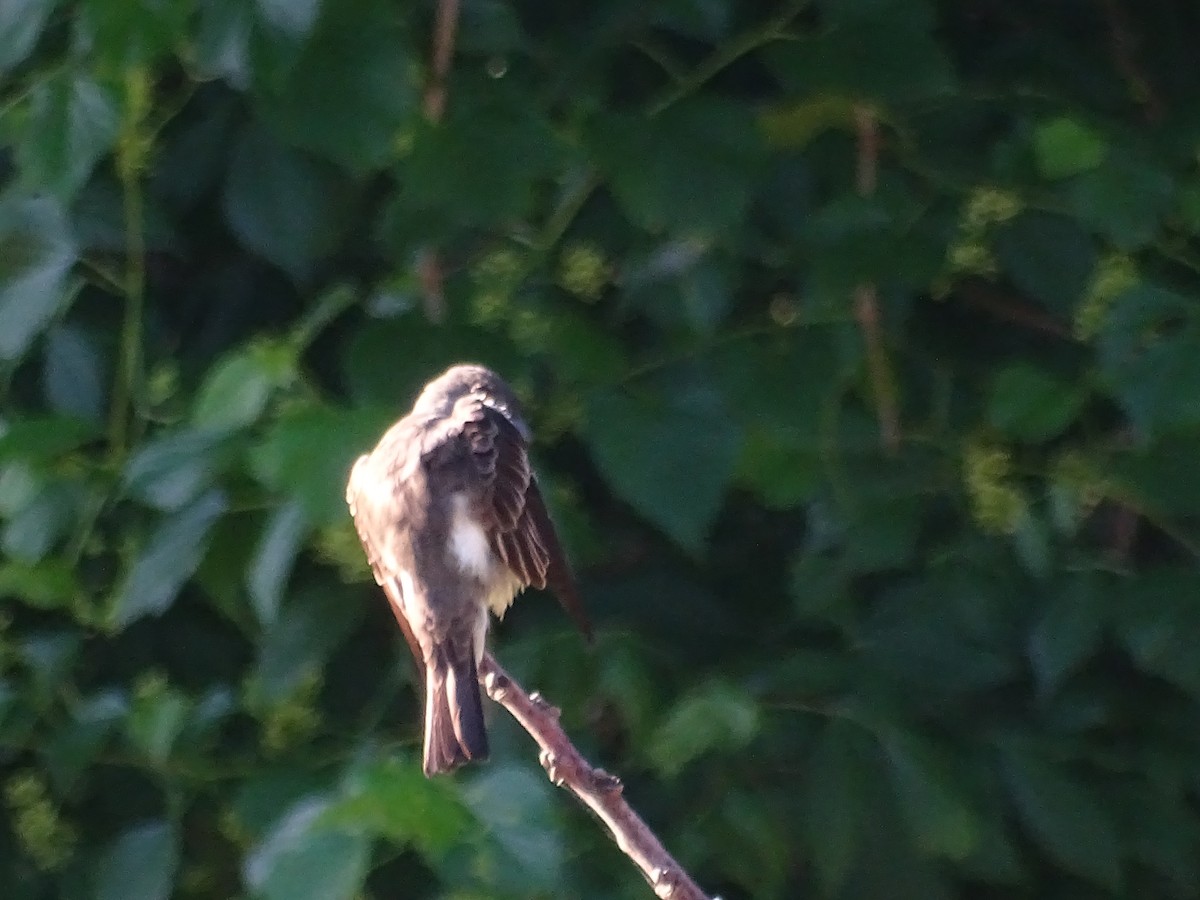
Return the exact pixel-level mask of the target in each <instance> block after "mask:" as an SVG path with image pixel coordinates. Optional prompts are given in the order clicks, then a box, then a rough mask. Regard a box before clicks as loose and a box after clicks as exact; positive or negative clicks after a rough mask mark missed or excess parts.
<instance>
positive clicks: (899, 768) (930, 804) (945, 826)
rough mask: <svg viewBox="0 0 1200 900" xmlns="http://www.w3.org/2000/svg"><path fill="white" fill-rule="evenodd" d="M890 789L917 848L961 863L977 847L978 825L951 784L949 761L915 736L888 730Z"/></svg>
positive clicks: (974, 814)
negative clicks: (892, 789) (894, 795)
mask: <svg viewBox="0 0 1200 900" xmlns="http://www.w3.org/2000/svg"><path fill="white" fill-rule="evenodd" d="M881 742H882V745H883V751H884V755H885V757H886V758H887V761H888V764H889V771H890V773H891V777H892V786H893V788H894V789H895V791H896V797H897V800H898V801H899V805H900V810H901V812H903V813H904V817H905V820H906V821H907V822H908V826H909V829H910V830H911V832H912V835H913V839H914V841H915V842H916V845H917V847H918V848H919V849H921V850H922V851H924V852H925V853H929V854H932V855H934V856H944V857H946V858H948V859H953V860H962V859H965V858H966V857H967V856H969V855H970V854H971V853H973V852H974V851H975V849H976V847H977V846H978V844H979V840H980V833H981V831H982V829H983V823H982V821H981V817H980V815H979V813H978V812H976V810H975V808H974V805H973V804H972V803H970V802H969V801H968V799H967V798H966V796H965V795H964V793H963V791H962V789H961V788H960V787H959V786H958V785H957V784H956V783H955V782H956V775H955V772H954V766H953V762H952V758H951V757H950V756H949V754H947V753H946V752H945V751H944V750H943V749H941V748H938V747H936V746H935V745H934V744H933V743H931V742H929V741H927V740H926V739H925V738H923V737H921V736H920V735H917V734H915V733H908V732H903V731H900V730H897V729H891V730H889V731H888V732H887V733H886V734H885V735H883V737H882V738H881Z"/></svg>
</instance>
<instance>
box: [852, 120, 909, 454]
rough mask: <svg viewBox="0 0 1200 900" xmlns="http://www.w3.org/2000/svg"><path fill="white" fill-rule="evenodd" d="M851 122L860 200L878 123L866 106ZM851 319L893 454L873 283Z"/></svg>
mask: <svg viewBox="0 0 1200 900" xmlns="http://www.w3.org/2000/svg"><path fill="white" fill-rule="evenodd" d="M854 122H855V127H856V131H857V134H858V153H857V156H856V158H855V173H854V186H855V188H856V189H857V191H858V193H859V196H862V197H869V196H870V195H871V194H873V193H875V187H876V185H877V184H878V183H879V123H878V121H877V120H876V118H875V112H874V110H872V109H870V108H869V107H867V106H858V107H856V108H855V110H854ZM854 317H855V319H857V320H858V327H859V328H860V329H861V330H862V334H863V342H864V344H865V345H866V351H867V376H868V378H869V379H870V382H871V393H872V394H873V395H874V398H875V416H876V418H877V419H878V420H879V435H880V440H881V441H882V442H883V445H884V447H886V448H887V449H888V450H889V451H895V450H896V449H897V448H899V446H900V410H899V403H898V401H897V400H896V387H895V384H894V382H893V380H892V370H891V366H890V365H889V364H888V358H887V348H886V346H885V342H884V336H883V325H882V321H881V317H880V312H879V292H878V290H877V289H876V287H875V284H874V282H864V283H863V284H860V285H859V286H858V287H857V288H856V289H855V291H854Z"/></svg>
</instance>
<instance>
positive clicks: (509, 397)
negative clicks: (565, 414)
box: [413, 363, 529, 440]
mask: <svg viewBox="0 0 1200 900" xmlns="http://www.w3.org/2000/svg"><path fill="white" fill-rule="evenodd" d="M471 396H475V397H479V398H481V399H482V400H483V402H484V403H486V404H487V405H488V406H490V407H492V408H493V409H495V410H496V411H498V412H500V413H502V414H503V415H504V416H505V418H507V419H508V420H509V421H510V422H512V423H513V425H514V426H516V428H517V430H518V431H519V432H521V436H522V437H523V438H525V440H529V425H528V424H527V423H526V422H525V415H524V413H523V412H522V410H521V403H520V401H519V400H517V395H516V394H514V393H513V390H512V388H510V387H509V386H508V383H507V382H505V380H504V379H503V378H501V377H500V376H499V375H497V374H496V373H495V372H493V371H492V370H491V369H489V368H487V366H481V365H477V364H475V363H462V364H459V365H456V366H451V367H450V368H449V369H447V370H446V371H445V372H443V373H442V374H441V375H439V376H438V377H437V378H435V379H433V381H431V382H429V384H427V385H425V389H424V390H423V391H421V396H419V397H418V398H417V402H416V403H415V404H414V405H413V412H414V413H416V414H418V415H435V416H448V415H450V413H451V412H452V411H453V410H454V405H455V404H456V403H458V401H459V400H461V399H463V398H464V397H471Z"/></svg>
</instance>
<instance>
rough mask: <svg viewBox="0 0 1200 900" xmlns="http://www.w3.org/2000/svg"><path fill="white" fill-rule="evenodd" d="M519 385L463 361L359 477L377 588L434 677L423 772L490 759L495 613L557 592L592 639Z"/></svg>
mask: <svg viewBox="0 0 1200 900" xmlns="http://www.w3.org/2000/svg"><path fill="white" fill-rule="evenodd" d="M528 434H529V432H528V427H527V426H526V425H525V422H524V420H523V419H522V417H521V413H520V409H519V406H518V403H517V400H516V397H515V396H514V395H513V393H512V391H511V390H510V389H509V387H508V385H506V384H505V383H504V381H503V380H502V379H501V378H500V377H499V376H498V375H496V374H495V373H494V372H492V371H491V370H489V369H486V368H484V367H483V366H474V365H462V366H454V367H453V368H451V369H449V370H448V371H446V372H445V373H443V374H442V375H441V376H439V377H438V378H436V379H434V380H433V381H431V382H430V383H429V384H428V385H427V386H426V387H425V389H424V391H422V393H421V395H420V397H418V398H417V401H416V403H415V404H414V406H413V409H412V412H410V413H409V414H408V415H407V416H405V417H404V418H402V419H401V420H400V421H398V422H397V423H396V424H395V425H393V426H392V427H391V428H389V429H388V430H387V432H386V433H385V434H384V435H383V437H382V438H381V439H380V441H379V444H378V445H377V446H376V447H375V449H374V450H372V451H371V452H370V453H369V454H367V455H365V456H362V457H359V459H358V461H357V462H355V464H354V467H353V469H352V470H351V473H350V481H349V484H348V485H347V488H346V502H347V503H348V504H349V506H350V513H351V515H352V516H353V517H354V524H355V527H356V528H357V530H358V536H359V538H360V539H361V540H362V544H363V548H364V549H365V550H366V553H367V559H368V561H369V562H370V564H371V569H372V571H373V572H374V574H375V580H376V581H377V582H378V583H379V584H380V585H381V586H382V587H383V589H384V592H385V594H386V595H387V597H388V601H389V603H390V604H391V607H392V612H393V613H394V614H395V617H396V621H397V622H398V623H399V624H400V628H401V630H402V631H403V632H404V636H405V639H406V640H407V641H408V644H409V647H410V648H411V649H412V651H413V655H414V656H415V657H416V659H417V662H418V663H419V664H421V665H422V666H423V667H424V669H425V749H424V756H425V761H424V768H425V774H426V775H433V774H436V773H438V772H445V771H449V770H451V769H453V768H455V767H457V766H459V765H461V764H462V763H464V762H467V761H468V760H478V759H483V758H485V757H486V756H487V753H488V745H487V732H486V730H485V728H484V722H483V708H482V703H481V698H480V693H479V684H478V680H477V671H478V669H477V667H478V664H479V660H480V658H481V657H482V654H483V648H484V639H485V637H486V634H487V627H488V616H487V611H488V609H489V608H490V609H491V610H492V611H493V612H494V613H495V614H496V615H497V616H502V615H503V613H504V611H505V610H506V609H507V608H508V606H509V604H510V603H511V602H512V600H513V598H514V597H515V595H516V594H517V593H519V592H520V591H521V590H523V589H524V588H526V587H536V588H546V587H549V588H550V589H551V590H553V591H554V593H555V594H556V595H557V596H558V598H559V600H560V601H561V602H562V604H563V606H564V607H565V608H566V609H567V611H568V612H569V613H570V614H571V616H572V617H573V618H574V619H575V621H576V622H577V623H578V625H579V627H580V629H581V630H582V631H583V633H584V634H585V635H586V636H587V637H588V638H589V640H590V638H591V627H590V625H589V623H588V620H587V616H586V614H585V613H584V610H583V604H582V602H581V601H580V598H579V594H578V591H577V589H576V587H575V581H574V578H573V577H572V574H571V570H570V567H569V566H568V564H567V561H566V557H565V556H564V554H563V551H562V547H561V545H560V544H559V542H558V536H557V535H556V534H555V531H554V526H553V523H552V522H551V521H550V516H549V514H548V513H547V511H546V505H545V503H544V501H543V499H542V495H541V491H540V490H539V488H538V484H537V479H536V477H535V476H534V474H533V471H532V469H531V467H530V465H529V455H528V449H527V441H528Z"/></svg>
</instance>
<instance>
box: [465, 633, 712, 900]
mask: <svg viewBox="0 0 1200 900" xmlns="http://www.w3.org/2000/svg"><path fill="white" fill-rule="evenodd" d="M479 680H480V681H481V682H482V683H483V686H484V688H485V689H486V690H487V692H488V696H489V697H491V698H492V699H493V700H495V701H496V702H497V703H499V704H500V705H501V706H503V707H504V708H505V709H507V710H508V711H509V713H511V714H512V717H513V718H514V719H516V720H517V722H519V723H520V725H521V727H522V728H524V729H525V730H526V731H528V732H529V734H530V736H531V737H532V738H533V739H534V740H535V741H537V743H538V746H539V747H541V753H540V754H538V759H539V761H540V762H541V764H542V768H544V769H545V770H546V774H547V775H549V776H550V780H551V781H552V782H554V784H555V785H557V786H558V787H565V788H567V789H568V790H570V791H571V793H573V794H574V795H575V796H576V797H578V798H579V799H580V800H582V801H583V803H584V804H585V805H586V806H587V807H588V808H589V809H590V810H591V811H592V812H594V813H595V814H596V815H597V816H598V817H599V818H600V820H601V821H602V822H604V824H605V825H606V826H607V827H608V830H609V832H610V833H611V834H612V836H613V840H615V841H616V843H617V847H619V848H620V850H621V852H622V853H624V854H625V855H626V856H628V857H629V858H630V859H631V860H633V862H634V865H636V866H637V867H638V869H640V870H641V872H642V874H643V875H644V876H645V878H646V880H647V881H648V882H649V883H650V886H651V887H652V888H654V893H655V895H656V896H658V897H661V898H663V900H709V898H708V895H707V894H705V893H704V892H703V891H702V890H700V888H699V886H697V884H696V883H695V882H694V881H692V879H691V877H690V876H689V875H688V873H687V872H685V871H684V869H683V867H682V866H680V865H679V863H677V862H676V861H675V859H674V858H673V857H672V856H671V854H669V853H668V852H667V851H666V849H665V848H664V847H663V845H662V844H661V843H660V842H659V840H658V838H657V837H655V836H654V832H652V831H651V830H650V828H649V827H648V826H647V825H646V823H645V822H643V821H642V820H641V818H640V817H639V816H638V814H637V813H635V812H634V811H633V809H631V808H630V806H629V804H628V803H627V802H626V801H625V796H624V793H623V791H624V785H623V784H622V783H621V779H620V778H617V777H616V776H615V775H610V774H608V773H607V772H605V771H604V770H603V769H596V768H593V767H592V765H591V764H590V763H589V762H588V761H587V760H586V759H584V758H583V756H582V754H580V752H579V751H578V750H576V749H575V746H574V745H573V744H572V743H571V739H570V738H569V737H567V734H566V732H564V731H563V730H562V726H561V725H559V724H558V715H559V712H558V710H557V709H556V708H554V707H553V706H551V705H550V704H549V703H547V702H546V700H545V699H544V698H543V697H542V696H541V695H540V694H538V693H533V694H527V693H526V692H525V689H524V688H522V687H521V686H520V685H519V684H517V682H516V681H514V680H513V678H512V676H510V675H509V674H508V673H507V672H505V671H504V669H503V668H501V666H500V664H499V663H497V662H496V660H495V658H494V657H493V656H492V655H491V654H490V653H484V654H483V661H482V663H481V664H480V666H479Z"/></svg>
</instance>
